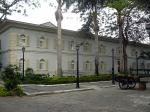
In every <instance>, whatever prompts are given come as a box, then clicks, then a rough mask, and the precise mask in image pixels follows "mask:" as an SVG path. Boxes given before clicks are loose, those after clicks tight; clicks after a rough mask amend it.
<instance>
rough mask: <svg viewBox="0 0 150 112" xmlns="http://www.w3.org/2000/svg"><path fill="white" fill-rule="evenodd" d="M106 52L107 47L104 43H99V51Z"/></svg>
mask: <svg viewBox="0 0 150 112" xmlns="http://www.w3.org/2000/svg"><path fill="white" fill-rule="evenodd" d="M105 52H106V47H105V46H104V45H99V53H100V54H105Z"/></svg>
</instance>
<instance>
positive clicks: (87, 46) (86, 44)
mask: <svg viewBox="0 0 150 112" xmlns="http://www.w3.org/2000/svg"><path fill="white" fill-rule="evenodd" d="M83 50H84V51H85V52H88V51H90V44H89V43H88V42H86V43H84V45H83Z"/></svg>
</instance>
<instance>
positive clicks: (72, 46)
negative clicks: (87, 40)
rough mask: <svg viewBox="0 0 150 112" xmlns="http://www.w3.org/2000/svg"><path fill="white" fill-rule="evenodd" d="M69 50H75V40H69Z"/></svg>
mask: <svg viewBox="0 0 150 112" xmlns="http://www.w3.org/2000/svg"><path fill="white" fill-rule="evenodd" d="M68 47H69V50H75V42H74V41H69V46H68Z"/></svg>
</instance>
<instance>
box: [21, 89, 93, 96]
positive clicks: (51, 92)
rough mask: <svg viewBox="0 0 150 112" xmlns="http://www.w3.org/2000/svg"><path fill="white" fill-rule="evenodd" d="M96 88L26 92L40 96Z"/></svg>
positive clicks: (29, 94)
mask: <svg viewBox="0 0 150 112" xmlns="http://www.w3.org/2000/svg"><path fill="white" fill-rule="evenodd" d="M88 90H94V88H82V89H80V88H79V89H69V90H57V91H45V92H35V93H28V92H24V93H25V94H26V95H27V96H38V95H47V94H59V93H68V92H76V91H88Z"/></svg>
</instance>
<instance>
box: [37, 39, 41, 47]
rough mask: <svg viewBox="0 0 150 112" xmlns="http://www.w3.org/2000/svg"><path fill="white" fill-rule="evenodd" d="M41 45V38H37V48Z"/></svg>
mask: <svg viewBox="0 0 150 112" xmlns="http://www.w3.org/2000/svg"><path fill="white" fill-rule="evenodd" d="M39 47H40V43H39V38H37V48H39Z"/></svg>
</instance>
